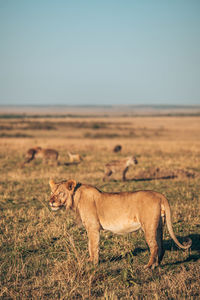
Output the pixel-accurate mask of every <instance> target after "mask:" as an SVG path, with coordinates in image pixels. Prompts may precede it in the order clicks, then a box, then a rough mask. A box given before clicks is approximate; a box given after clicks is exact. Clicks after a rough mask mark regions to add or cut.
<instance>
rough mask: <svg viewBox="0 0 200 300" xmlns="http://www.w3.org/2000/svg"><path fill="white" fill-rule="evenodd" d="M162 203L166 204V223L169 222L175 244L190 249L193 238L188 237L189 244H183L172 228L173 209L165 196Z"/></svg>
mask: <svg viewBox="0 0 200 300" xmlns="http://www.w3.org/2000/svg"><path fill="white" fill-rule="evenodd" d="M162 204H163V205H164V210H165V215H166V223H167V228H168V231H169V234H170V236H171V238H172V239H173V241H174V242H175V244H176V245H177V246H178V247H179V248H181V249H185V250H186V249H189V248H190V247H191V245H192V240H191V239H188V241H187V245H182V244H181V243H180V242H179V241H178V240H177V238H176V236H175V234H174V231H173V228H172V220H171V210H170V206H169V203H168V201H167V199H166V198H165V197H163V199H162Z"/></svg>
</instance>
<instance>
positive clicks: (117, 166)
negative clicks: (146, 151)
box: [103, 156, 138, 181]
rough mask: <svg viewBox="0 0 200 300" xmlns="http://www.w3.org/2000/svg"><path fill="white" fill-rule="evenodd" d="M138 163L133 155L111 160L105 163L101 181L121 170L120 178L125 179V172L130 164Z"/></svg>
mask: <svg viewBox="0 0 200 300" xmlns="http://www.w3.org/2000/svg"><path fill="white" fill-rule="evenodd" d="M134 164H135V165H136V164H138V160H137V159H136V157H135V156H129V157H126V158H125V159H120V160H113V161H111V162H109V163H107V164H106V165H105V174H104V177H103V181H105V180H106V179H108V177H110V176H111V175H112V174H113V173H117V172H121V173H122V180H123V181H125V180H126V173H127V171H128V169H129V167H130V166H131V165H134Z"/></svg>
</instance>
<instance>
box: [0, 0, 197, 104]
mask: <svg viewBox="0 0 200 300" xmlns="http://www.w3.org/2000/svg"><path fill="white" fill-rule="evenodd" d="M0 104H1V105H2V104H10V105H16V104H20V105H26V104H29V105H32V104H35V105H38V104H42V105H45V104H47V105H49V104H50V105H53V104H66V105H89V104H94V105H95V104H102V105H106V104H133V105H134V104H183V105H190V104H194V105H195V104H200V0H187V1H186V0H165V1H164V0H157V1H156V0H155V1H154V0H130V1H129V0H98V1H97V0H90V1H89V0H80V1H78V0H0Z"/></svg>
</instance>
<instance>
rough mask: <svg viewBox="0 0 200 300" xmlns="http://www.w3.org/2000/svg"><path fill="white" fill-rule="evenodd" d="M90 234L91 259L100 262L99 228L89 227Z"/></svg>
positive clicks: (88, 232) (95, 262)
mask: <svg viewBox="0 0 200 300" xmlns="http://www.w3.org/2000/svg"><path fill="white" fill-rule="evenodd" d="M87 234H88V249H89V254H90V261H92V262H93V263H94V264H98V261H99V230H97V229H91V228H88V229H87Z"/></svg>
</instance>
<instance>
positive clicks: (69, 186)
mask: <svg viewBox="0 0 200 300" xmlns="http://www.w3.org/2000/svg"><path fill="white" fill-rule="evenodd" d="M66 186H67V189H68V190H69V191H71V190H73V189H74V188H75V186H76V181H75V180H73V179H70V180H68V181H67V183H66Z"/></svg>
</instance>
